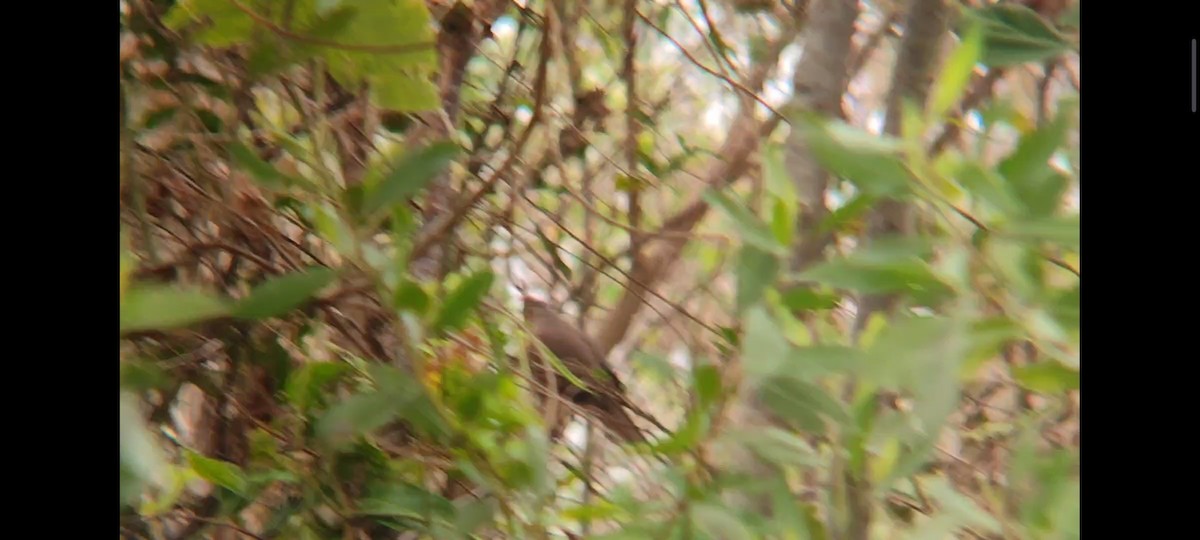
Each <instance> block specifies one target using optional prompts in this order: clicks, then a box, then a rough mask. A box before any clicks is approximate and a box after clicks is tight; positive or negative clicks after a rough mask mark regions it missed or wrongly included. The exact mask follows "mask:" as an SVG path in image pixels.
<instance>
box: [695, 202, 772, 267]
mask: <svg viewBox="0 0 1200 540" xmlns="http://www.w3.org/2000/svg"><path fill="white" fill-rule="evenodd" d="M702 197H703V199H704V200H705V201H706V202H708V204H710V205H712V206H715V207H716V208H718V209H719V210H721V212H722V213H724V214H725V215H726V216H728V217H729V218H730V219H732V220H733V223H734V225H735V226H737V228H738V234H740V235H741V237H742V241H743V242H745V243H747V244H750V245H752V246H754V247H757V248H759V249H761V250H763V251H766V252H768V253H774V254H777V255H783V254H785V253H786V250H785V249H784V246H782V245H780V243H779V241H778V240H776V239H775V235H774V234H772V233H771V229H769V228H767V225H766V224H765V223H763V222H762V220H760V219H758V218H757V217H755V216H754V215H753V214H751V213H750V210H749V209H747V208H746V207H745V206H743V205H742V204H740V203H738V202H736V201H734V199H733V198H731V197H730V196H729V195H727V194H725V193H723V192H721V191H717V190H712V189H710V190H706V191H705V192H704V194H703V195H702Z"/></svg>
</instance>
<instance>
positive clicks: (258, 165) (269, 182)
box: [226, 141, 289, 191]
mask: <svg viewBox="0 0 1200 540" xmlns="http://www.w3.org/2000/svg"><path fill="white" fill-rule="evenodd" d="M226 148H228V149H229V157H230V158H232V159H233V162H234V163H236V164H237V165H238V166H239V167H241V168H242V169H245V170H246V172H249V173H250V176H251V177H253V178H254V179H255V180H257V181H258V183H259V185H261V186H262V187H264V188H266V189H268V190H271V191H282V190H283V189H285V188H286V187H287V184H288V183H289V180H288V177H287V175H285V174H283V173H281V172H279V169H276V168H275V166H274V165H271V164H270V163H267V162H266V161H263V160H262V158H260V157H258V154H256V153H255V152H254V150H251V149H250V148H249V147H248V146H246V145H244V144H242V143H241V142H239V141H233V142H229V143H226Z"/></svg>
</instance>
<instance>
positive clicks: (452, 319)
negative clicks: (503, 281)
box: [431, 270, 496, 333]
mask: <svg viewBox="0 0 1200 540" xmlns="http://www.w3.org/2000/svg"><path fill="white" fill-rule="evenodd" d="M495 277H496V276H495V274H493V273H492V272H491V270H482V271H480V272H476V273H474V274H471V275H470V276H468V277H467V278H466V279H464V280H463V281H462V283H459V284H458V287H455V288H454V290H453V291H451V292H450V294H449V295H448V296H447V297H446V301H445V303H443V304H442V310H441V312H440V313H438V316H437V319H436V320H435V321H434V323H433V327H432V329H431V330H432V332H434V333H437V332H449V331H453V330H457V329H459V328H461V327H462V326H463V324H464V323H466V322H467V317H469V316H470V315H471V312H472V311H474V310H475V307H476V306H478V305H479V303H480V302H481V301H482V300H483V298H484V297H485V296H487V293H488V291H489V290H490V289H491V288H492V282H493V281H494V280H495Z"/></svg>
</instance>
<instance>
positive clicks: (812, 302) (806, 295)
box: [782, 286, 840, 312]
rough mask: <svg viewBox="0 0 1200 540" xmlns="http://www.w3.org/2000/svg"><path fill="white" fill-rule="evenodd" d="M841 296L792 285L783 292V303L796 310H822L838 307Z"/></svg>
mask: <svg viewBox="0 0 1200 540" xmlns="http://www.w3.org/2000/svg"><path fill="white" fill-rule="evenodd" d="M839 299H840V297H839V296H838V295H836V294H833V293H827V292H822V291H818V290H815V289H813V288H811V287H802V286H797V287H792V288H791V289H788V291H787V292H785V293H783V299H782V300H783V305H785V306H787V308H788V309H790V310H792V311H796V312H802V311H820V310H825V309H833V308H835V307H837V305H838V300H839Z"/></svg>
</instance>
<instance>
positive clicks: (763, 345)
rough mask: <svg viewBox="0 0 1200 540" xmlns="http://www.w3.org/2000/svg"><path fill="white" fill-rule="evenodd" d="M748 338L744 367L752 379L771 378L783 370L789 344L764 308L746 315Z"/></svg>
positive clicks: (746, 337) (745, 339)
mask: <svg viewBox="0 0 1200 540" xmlns="http://www.w3.org/2000/svg"><path fill="white" fill-rule="evenodd" d="M745 325H746V336H745V338H744V347H743V349H742V366H743V369H745V370H746V374H747V375H749V376H751V377H761V378H765V377H769V376H771V375H774V374H775V373H778V372H779V370H780V369H782V368H783V366H784V363H785V362H786V361H787V358H788V351H789V347H788V342H787V340H786V339H784V337H783V333H782V332H781V331H780V330H779V327H778V326H777V325H776V324H775V321H773V320H772V319H771V317H770V316H769V315H767V311H766V309H764V308H763V307H762V306H755V307H753V308H751V309H750V310H749V311H747V313H746V317H745Z"/></svg>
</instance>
